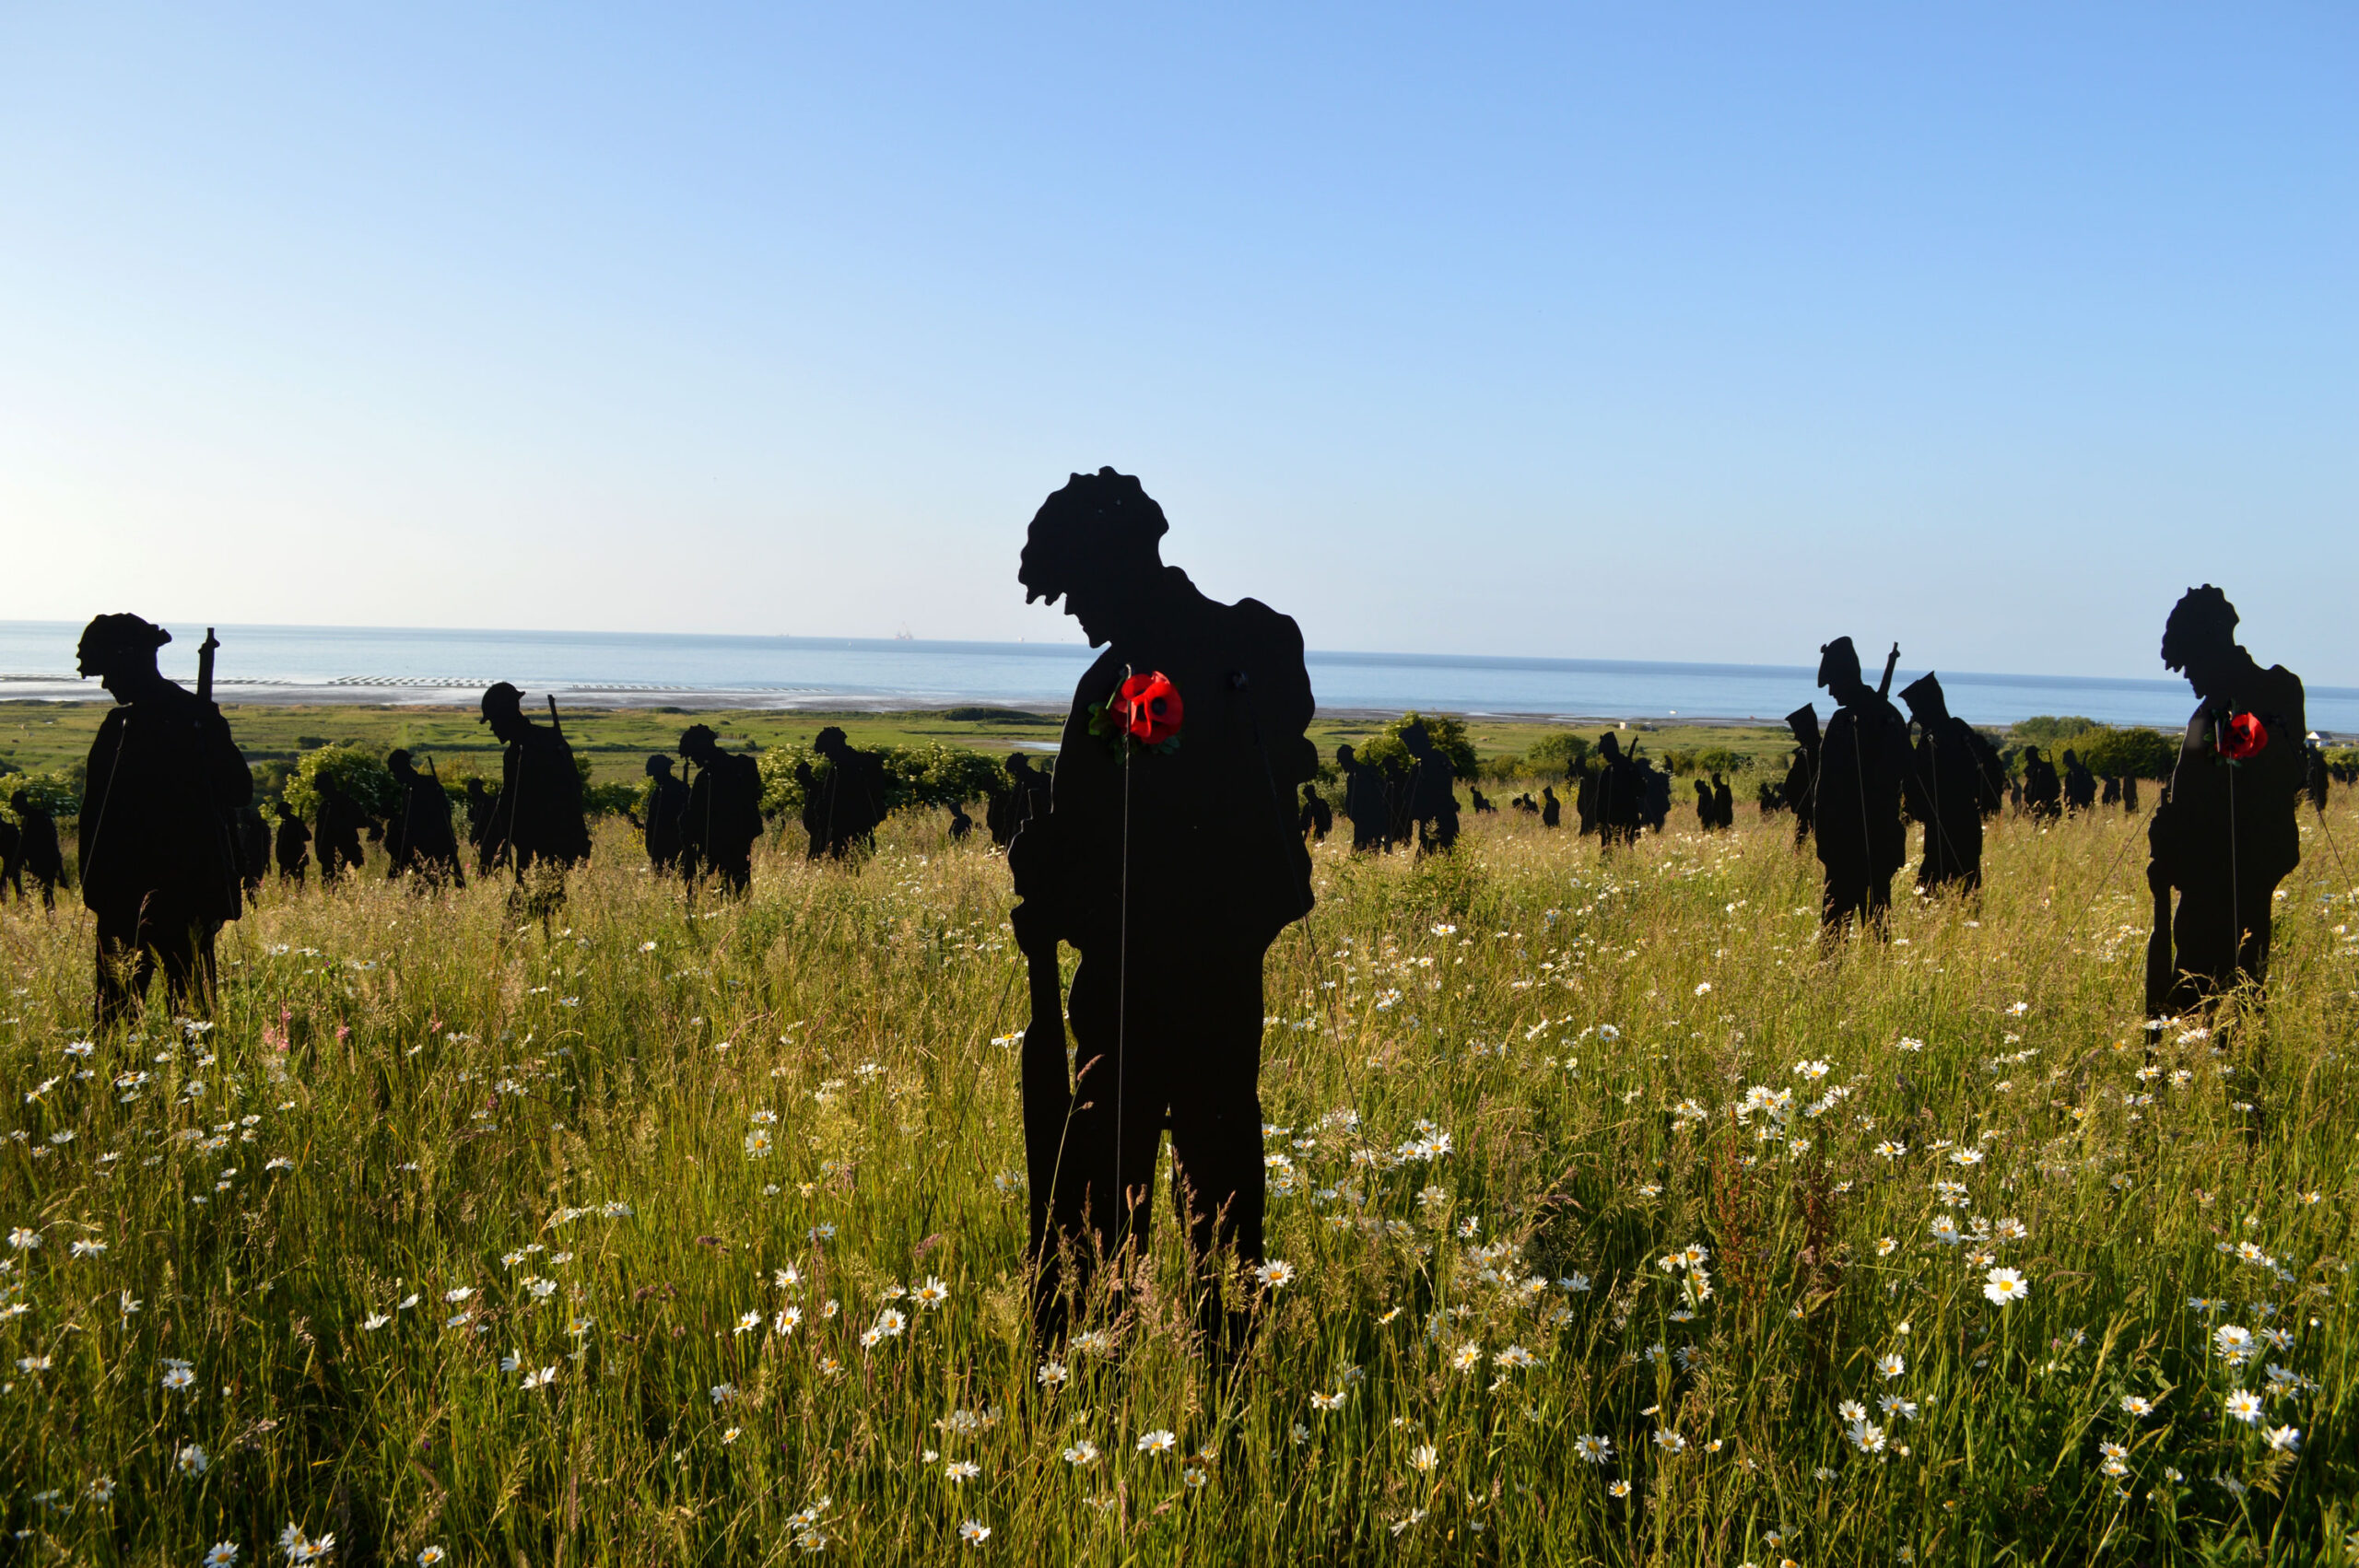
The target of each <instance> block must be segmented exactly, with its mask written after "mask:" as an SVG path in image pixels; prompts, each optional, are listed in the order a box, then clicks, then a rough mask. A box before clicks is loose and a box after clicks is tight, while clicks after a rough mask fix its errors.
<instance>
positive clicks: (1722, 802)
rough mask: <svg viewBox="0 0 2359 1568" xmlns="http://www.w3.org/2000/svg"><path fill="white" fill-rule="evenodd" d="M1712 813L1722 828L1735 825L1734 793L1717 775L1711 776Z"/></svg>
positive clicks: (1723, 779) (1727, 782) (1724, 780)
mask: <svg viewBox="0 0 2359 1568" xmlns="http://www.w3.org/2000/svg"><path fill="white" fill-rule="evenodd" d="M1712 811H1713V813H1714V814H1715V815H1717V816H1718V817H1719V819H1720V825H1721V826H1722V827H1723V828H1731V827H1734V826H1735V825H1736V791H1735V790H1731V789H1730V788H1729V781H1728V780H1727V779H1725V778H1721V777H1720V776H1719V774H1717V773H1715V774H1713V775H1712Z"/></svg>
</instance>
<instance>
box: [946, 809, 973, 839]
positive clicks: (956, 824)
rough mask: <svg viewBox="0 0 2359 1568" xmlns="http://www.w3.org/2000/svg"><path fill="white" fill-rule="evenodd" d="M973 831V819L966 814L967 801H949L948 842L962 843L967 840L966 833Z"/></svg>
mask: <svg viewBox="0 0 2359 1568" xmlns="http://www.w3.org/2000/svg"><path fill="white" fill-rule="evenodd" d="M974 831H975V819H974V818H973V817H970V816H968V814H967V802H964V801H953V802H950V842H952V843H953V844H963V843H965V842H966V841H967V835H968V834H970V833H972V832H974Z"/></svg>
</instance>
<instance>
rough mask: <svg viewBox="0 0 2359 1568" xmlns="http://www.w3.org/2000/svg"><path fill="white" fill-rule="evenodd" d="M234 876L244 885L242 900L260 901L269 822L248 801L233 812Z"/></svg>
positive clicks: (267, 868) (267, 867)
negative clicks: (235, 853) (235, 825)
mask: <svg viewBox="0 0 2359 1568" xmlns="http://www.w3.org/2000/svg"><path fill="white" fill-rule="evenodd" d="M237 825H238V877H239V880H240V881H241V882H242V883H245V886H246V902H247V903H249V904H258V903H260V902H261V901H262V883H263V878H264V877H266V876H268V875H269V874H270V825H269V824H268V823H266V822H264V821H263V819H262V808H261V807H260V806H257V805H255V804H254V803H253V802H252V801H248V802H246V803H245V804H244V805H242V806H240V807H239V808H238V812H237Z"/></svg>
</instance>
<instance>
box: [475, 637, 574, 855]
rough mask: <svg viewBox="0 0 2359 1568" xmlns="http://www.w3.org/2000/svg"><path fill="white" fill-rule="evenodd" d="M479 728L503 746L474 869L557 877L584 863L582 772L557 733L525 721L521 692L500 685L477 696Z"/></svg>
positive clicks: (553, 726) (552, 711) (553, 727)
mask: <svg viewBox="0 0 2359 1568" xmlns="http://www.w3.org/2000/svg"><path fill="white" fill-rule="evenodd" d="M481 707H482V710H483V719H482V722H484V723H487V724H489V725H490V726H491V732H492V733H493V734H495V735H497V736H499V738H500V739H501V740H502V741H504V742H506V743H507V745H508V749H507V751H506V752H504V753H503V754H501V756H500V759H499V794H498V795H497V796H496V797H494V798H493V801H492V803H491V811H490V820H489V821H488V822H487V824H486V825H485V828H484V835H483V848H482V850H481V853H480V859H479V860H478V861H477V866H478V868H479V869H480V870H482V871H483V872H487V873H488V872H489V871H490V869H491V868H492V867H494V866H496V865H499V864H500V863H501V862H503V861H505V862H506V863H507V864H509V865H511V866H512V867H513V868H515V873H516V880H517V881H518V882H520V883H521V882H522V881H523V880H524V873H525V872H529V871H531V870H532V869H533V867H534V866H535V865H546V866H554V867H556V868H557V869H559V870H560V871H562V870H564V869H567V868H570V867H572V866H576V865H579V864H581V862H582V861H584V860H588V859H589V858H590V824H589V821H588V820H587V818H586V817H585V816H584V815H583V813H582V809H581V772H580V770H579V769H577V768H576V767H575V766H574V762H573V748H572V747H571V746H569V745H568V744H566V742H565V735H564V733H563V732H562V731H559V730H558V729H557V708H556V705H555V703H554V701H552V703H551V705H550V708H549V720H550V721H549V722H548V723H547V724H535V723H534V722H533V721H532V720H529V719H527V718H525V717H524V694H523V693H522V692H521V691H518V690H517V689H516V688H515V687H514V686H512V685H509V684H508V683H507V682H506V681H501V682H499V684H498V685H494V686H492V687H491V688H490V689H489V690H487V691H486V692H485V693H484V694H483V701H482V704H481Z"/></svg>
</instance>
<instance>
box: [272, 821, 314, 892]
mask: <svg viewBox="0 0 2359 1568" xmlns="http://www.w3.org/2000/svg"><path fill="white" fill-rule="evenodd" d="M272 849H273V858H275V859H276V860H277V861H278V880H279V881H281V882H291V883H294V884H295V885H296V886H298V887H300V886H302V885H303V875H304V873H305V872H308V871H309V870H311V829H310V828H308V827H306V826H304V825H303V819H302V818H301V817H299V816H297V815H296V814H295V813H294V811H293V810H292V809H291V808H289V807H288V804H287V802H285V801H284V800H282V801H280V802H278V832H277V835H276V842H275V843H274V844H273V846H272Z"/></svg>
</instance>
